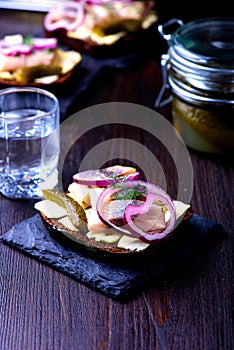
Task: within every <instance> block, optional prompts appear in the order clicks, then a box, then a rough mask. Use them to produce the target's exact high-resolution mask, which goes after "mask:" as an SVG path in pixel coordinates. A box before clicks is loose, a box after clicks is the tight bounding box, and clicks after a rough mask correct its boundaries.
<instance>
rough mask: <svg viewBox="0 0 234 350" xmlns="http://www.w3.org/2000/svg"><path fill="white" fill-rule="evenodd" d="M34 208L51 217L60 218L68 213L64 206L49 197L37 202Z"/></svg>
mask: <svg viewBox="0 0 234 350" xmlns="http://www.w3.org/2000/svg"><path fill="white" fill-rule="evenodd" d="M34 208H35V209H37V210H38V211H40V212H42V213H43V214H44V215H45V216H46V217H47V218H49V219H58V218H61V217H63V216H66V215H67V211H66V209H65V208H64V207H62V206H61V205H59V204H57V203H55V202H54V201H52V200H49V199H44V200H42V201H40V202H37V203H35V205H34Z"/></svg>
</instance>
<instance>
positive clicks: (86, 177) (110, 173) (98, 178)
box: [73, 165, 140, 187]
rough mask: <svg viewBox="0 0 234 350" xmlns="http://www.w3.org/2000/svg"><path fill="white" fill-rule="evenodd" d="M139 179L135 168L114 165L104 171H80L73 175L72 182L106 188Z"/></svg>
mask: <svg viewBox="0 0 234 350" xmlns="http://www.w3.org/2000/svg"><path fill="white" fill-rule="evenodd" d="M139 177H140V173H139V172H138V171H136V169H135V168H132V167H125V166H121V165H115V166H111V167H108V168H105V169H95V170H87V171H82V172H80V173H77V174H75V175H73V180H74V181H75V182H77V183H78V184H80V185H86V186H97V187H107V186H109V185H110V184H114V183H121V181H132V180H136V179H139Z"/></svg>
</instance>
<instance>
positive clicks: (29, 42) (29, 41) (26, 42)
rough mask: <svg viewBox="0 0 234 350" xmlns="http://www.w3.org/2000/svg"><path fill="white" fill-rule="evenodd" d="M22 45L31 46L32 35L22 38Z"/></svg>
mask: <svg viewBox="0 0 234 350" xmlns="http://www.w3.org/2000/svg"><path fill="white" fill-rule="evenodd" d="M24 44H27V45H32V44H33V36H32V35H28V36H26V37H25V38H24Z"/></svg>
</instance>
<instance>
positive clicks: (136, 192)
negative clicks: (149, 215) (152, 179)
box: [111, 175, 146, 200]
mask: <svg viewBox="0 0 234 350" xmlns="http://www.w3.org/2000/svg"><path fill="white" fill-rule="evenodd" d="M111 178H112V179H114V180H115V182H114V183H111V186H112V187H113V188H119V189H122V190H120V191H119V192H118V193H116V194H114V195H113V198H114V199H121V200H123V199H133V200H136V199H137V198H139V197H142V196H145V195H146V187H145V186H143V185H140V184H138V185H136V186H133V187H131V188H127V187H126V185H125V180H126V178H127V175H126V176H121V177H119V176H117V175H116V176H111Z"/></svg>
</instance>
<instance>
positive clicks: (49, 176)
mask: <svg viewBox="0 0 234 350" xmlns="http://www.w3.org/2000/svg"><path fill="white" fill-rule="evenodd" d="M59 149H60V146H59V103H58V100H57V98H56V97H55V96H54V95H53V94H52V93H50V92H49V91H46V90H43V89H40V88H37V87H15V88H7V89H3V90H0V192H1V193H2V194H3V195H5V196H6V197H8V198H41V197H42V189H43V188H50V189H52V188H55V187H56V185H57V182H58V170H57V166H58V158H59Z"/></svg>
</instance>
